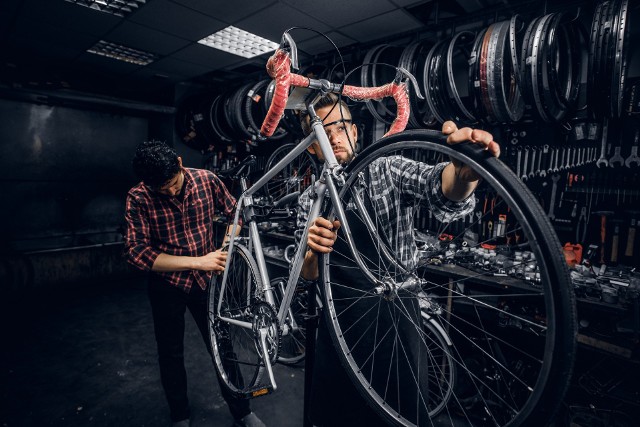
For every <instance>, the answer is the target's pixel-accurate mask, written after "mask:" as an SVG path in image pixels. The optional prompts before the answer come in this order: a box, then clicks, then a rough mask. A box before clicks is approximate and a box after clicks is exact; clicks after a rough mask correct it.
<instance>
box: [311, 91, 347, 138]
mask: <svg viewBox="0 0 640 427" xmlns="http://www.w3.org/2000/svg"><path fill="white" fill-rule="evenodd" d="M338 99H339V98H338V95H336V94H335V93H328V94H326V95H325V96H323V97H322V98H320V99H319V100H318V102H317V103H316V104H315V105H314V108H315V109H316V111H318V110H319V109H321V108H325V107H331V106H334V105H337V104H338ZM340 105H342V112H343V114H344V116H345V119H351V110H349V106H348V105H347V103H346V102H344V101H343V100H340ZM320 118H321V119H323V118H324V117H320ZM300 127H302V132H304V135H305V136H307V135H309V134H310V133H311V123H309V113H308V112H307V111H306V110H305V111H301V112H300Z"/></svg>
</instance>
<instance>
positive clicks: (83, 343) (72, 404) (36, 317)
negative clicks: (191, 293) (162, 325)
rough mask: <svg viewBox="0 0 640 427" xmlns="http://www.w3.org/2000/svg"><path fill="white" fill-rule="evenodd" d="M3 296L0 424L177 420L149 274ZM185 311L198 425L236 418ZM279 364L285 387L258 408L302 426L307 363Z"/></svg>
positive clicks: (282, 422)
mask: <svg viewBox="0 0 640 427" xmlns="http://www.w3.org/2000/svg"><path fill="white" fill-rule="evenodd" d="M1 298H2V300H3V302H2V307H0V308H1V309H2V315H1V317H0V319H1V320H2V329H1V330H2V336H3V339H2V342H3V344H2V345H1V347H2V348H1V349H0V354H1V362H2V371H1V372H0V383H1V385H0V405H1V406H0V407H1V411H0V425H1V426H3V427H5V426H6V427H12V426H96V427H99V426H154V427H155V426H165V425H167V426H168V425H170V420H169V411H168V408H167V404H166V401H165V398H164V394H163V391H162V387H161V384H160V378H159V369H158V365H157V359H156V346H155V339H154V337H153V320H152V318H151V308H150V305H149V302H148V299H147V294H146V286H145V282H144V279H131V280H125V281H122V282H121V283H117V284H114V283H109V284H99V285H98V284H91V283H87V284H84V285H83V286H81V287H80V288H74V289H72V290H69V289H67V290H64V291H59V292H57V293H53V292H43V291H39V292H35V291H34V294H33V295H30V296H28V297H27V296H25V295H21V296H20V297H17V296H9V297H7V296H4V297H1ZM27 310H29V311H27ZM187 318H188V320H187V326H186V332H185V348H187V349H189V350H190V351H189V353H187V354H186V355H185V363H186V368H187V376H188V380H189V398H190V402H191V410H192V426H195V427H204V426H215V427H217V426H221V427H226V426H230V425H231V424H232V417H231V415H230V414H229V412H228V410H227V406H226V404H225V402H224V400H223V399H222V397H221V395H220V391H219V387H218V383H217V381H216V379H215V376H214V375H215V373H214V368H213V365H212V363H211V359H210V357H209V354H208V353H207V351H206V348H205V346H204V344H203V342H202V339H201V337H200V335H199V333H198V330H197V328H196V325H195V323H194V322H193V319H191V316H190V315H187ZM275 374H276V381H277V383H278V386H279V388H278V390H277V391H276V392H275V393H274V394H271V395H269V396H264V397H260V398H258V399H254V400H252V408H253V410H254V412H255V413H256V414H258V415H259V416H260V418H262V420H263V421H264V422H265V423H266V424H267V425H268V426H279V427H289V426H291V427H293V426H296V427H299V426H301V425H302V401H303V387H304V385H303V383H304V370H303V366H300V367H293V368H291V367H287V366H283V365H278V366H276V371H275Z"/></svg>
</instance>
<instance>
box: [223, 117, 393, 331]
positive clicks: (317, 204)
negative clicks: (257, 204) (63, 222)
mask: <svg viewBox="0 0 640 427" xmlns="http://www.w3.org/2000/svg"><path fill="white" fill-rule="evenodd" d="M307 108H308V111H309V113H310V117H311V127H312V132H311V133H310V134H309V136H307V137H306V138H305V139H303V140H302V141H301V142H300V143H299V144H298V145H297V146H296V147H295V148H294V149H293V150H292V151H291V152H290V153H288V154H287V155H286V156H285V157H284V158H283V159H282V160H280V161H279V162H278V163H277V164H276V165H275V166H274V167H273V168H272V169H271V170H269V171H267V172H266V173H265V174H264V175H263V176H262V177H261V178H260V179H259V180H258V181H257V182H256V183H255V184H253V185H252V186H251V187H250V188H248V189H247V190H245V191H244V192H243V193H242V195H241V196H240V198H239V201H238V205H237V208H236V213H235V218H234V222H233V227H232V229H231V235H232V236H233V238H232V239H231V240H230V242H229V252H231V251H232V250H233V246H234V245H235V244H236V243H235V240H236V238H235V236H236V234H237V227H238V222H239V218H240V213H241V212H242V211H243V209H244V211H245V219H246V220H247V221H248V228H249V241H250V242H251V244H252V245H253V252H254V256H255V259H256V262H257V265H258V271H259V274H260V278H261V280H262V282H263V286H264V288H263V291H264V295H265V300H266V301H267V302H268V303H269V304H271V305H272V306H274V307H275V300H274V297H273V290H272V288H271V285H270V279H269V274H268V272H267V266H266V261H265V258H264V253H263V252H262V243H261V239H260V234H259V232H258V226H257V224H256V221H255V219H254V218H253V214H252V209H251V207H252V206H253V197H252V196H253V194H255V192H256V191H257V190H259V189H260V188H262V187H263V186H264V185H266V184H267V182H268V181H269V180H270V179H271V178H273V177H274V176H275V175H276V174H278V172H280V171H281V170H282V169H284V168H285V167H286V166H287V165H288V164H289V163H291V161H292V160H293V159H295V158H296V157H297V156H298V155H300V154H301V153H302V152H303V151H304V150H306V149H307V148H308V147H309V146H311V144H313V142H314V141H315V140H318V143H319V145H320V149H321V150H322V154H323V156H324V158H325V163H324V167H323V170H322V173H321V177H320V178H319V179H318V180H317V181H316V183H315V184H314V187H313V191H314V192H315V194H316V198H315V201H314V202H313V205H312V207H311V210H310V213H309V219H308V220H307V224H306V225H305V228H304V232H303V235H302V238H301V244H300V245H299V246H298V249H297V251H296V253H295V255H294V257H293V263H292V268H291V271H290V275H289V279H288V281H287V286H286V288H285V294H284V296H283V299H282V301H281V303H280V306H279V307H276V308H277V309H278V316H277V318H278V322H279V323H280V324H283V321H284V319H285V317H286V313H287V310H288V309H289V306H290V304H291V300H292V298H293V294H294V291H295V287H296V284H297V282H298V279H299V277H300V272H301V270H302V265H303V261H304V254H305V253H306V251H307V244H306V241H307V236H308V234H309V228H310V227H311V225H312V223H313V221H314V220H315V218H316V217H318V216H319V215H320V209H321V207H322V204H323V202H324V198H325V197H326V192H327V191H326V190H327V189H328V190H329V197H330V199H331V202H332V203H333V206H334V208H335V210H336V216H337V218H338V220H340V222H341V227H342V229H343V231H344V233H345V236H346V239H347V242H348V245H349V247H350V248H351V249H352V252H356V253H355V255H354V256H355V257H357V258H358V259H359V255H358V254H357V251H353V240H352V236H351V232H350V229H349V224H348V221H347V219H346V215H345V212H344V209H343V207H342V204H341V202H340V199H339V195H338V190H337V187H336V180H340V179H341V175H340V174H341V171H342V168H341V166H340V165H339V164H338V161H337V160H336V157H335V154H334V153H333V150H332V148H331V143H330V142H329V138H328V137H327V135H326V133H325V131H324V127H323V125H322V121H321V120H320V118H319V117H318V115H317V114H316V113H315V110H314V109H313V106H312V105H309V106H308V107H307ZM360 262H362V260H360ZM229 263H230V258H228V259H227V265H226V267H225V271H224V274H223V277H222V283H221V287H222V289H221V292H224V287H226V286H227V273H228V267H229ZM362 268H363V271H366V268H365V267H364V264H362ZM369 278H370V280H371V281H372V283H376V284H379V283H378V281H377V279H375V278H374V277H373V276H372V275H370V277H369ZM379 285H381V284H379ZM221 303H222V301H219V302H218V306H217V307H216V311H217V313H216V315H217V316H218V317H219V319H220V320H222V321H225V322H229V323H233V324H236V325H238V326H242V327H245V328H249V329H250V328H252V325H251V323H249V322H242V321H238V320H236V319H231V318H227V317H223V316H220V315H219V314H220V306H221ZM287 332H288V331H283V333H287Z"/></svg>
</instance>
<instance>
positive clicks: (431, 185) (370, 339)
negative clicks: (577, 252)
mask: <svg viewBox="0 0 640 427" xmlns="http://www.w3.org/2000/svg"><path fill="white" fill-rule="evenodd" d="M450 159H455V160H458V161H460V162H462V163H464V164H466V165H469V166H470V167H471V168H472V169H473V170H474V171H475V172H476V173H477V175H478V176H479V177H481V181H480V184H479V185H478V187H477V188H476V190H475V193H474V195H473V196H471V197H470V198H468V199H467V200H463V201H460V202H457V203H453V202H451V201H448V200H447V199H444V198H443V196H442V190H441V188H440V186H439V182H440V181H439V179H435V180H434V179H433V176H434V175H435V176H436V177H439V176H440V175H439V174H441V173H442V170H443V168H444V167H445V164H447V163H448V162H449V160H450ZM434 165H435V166H434ZM345 173H346V176H347V179H346V183H345V185H344V186H343V188H342V189H341V192H340V197H341V202H342V205H343V207H344V208H345V215H346V219H347V222H348V224H349V228H350V231H351V233H352V234H353V235H354V236H357V239H353V238H351V236H348V235H347V233H346V232H345V227H342V228H340V230H339V231H338V240H337V241H336V244H335V245H334V250H333V251H332V252H331V254H330V255H329V256H325V257H323V259H322V261H321V271H320V272H321V277H322V282H323V295H324V298H325V314H326V316H327V320H328V322H327V323H328V324H329V329H330V334H331V336H332V338H333V341H334V344H335V346H336V348H337V349H338V353H339V356H340V359H341V361H342V363H343V366H344V367H345V369H346V371H347V373H348V374H349V376H350V377H351V379H352V381H353V382H354V384H356V387H357V388H358V389H359V390H360V392H361V394H362V395H363V396H364V397H365V399H366V400H367V401H368V402H369V403H370V404H371V406H372V407H374V408H375V409H376V410H377V411H378V412H379V414H380V415H381V416H382V417H384V419H386V420H387V421H388V422H389V423H391V424H393V425H403V426H431V425H439V426H445V425H447V426H453V425H473V426H510V427H514V426H536V427H539V426H543V425H546V424H547V423H548V422H549V421H550V420H551V419H552V417H553V415H554V414H555V412H556V410H557V409H558V406H559V404H560V402H561V401H562V397H563V396H564V393H565V392H566V389H567V386H568V382H569V378H570V374H571V371H572V367H573V359H574V352H575V334H576V315H575V300H574V295H573V290H572V288H571V284H570V280H569V275H568V271H567V268H566V265H565V263H564V260H563V259H562V257H561V256H560V255H561V253H562V252H561V248H560V243H559V241H558V238H557V236H556V234H555V232H554V230H553V228H552V227H551V224H550V223H549V221H548V220H547V217H546V216H545V214H544V212H543V211H542V209H541V208H540V206H539V204H538V203H537V201H536V200H535V198H534V197H533V196H532V194H531V193H530V192H529V191H528V189H527V188H526V187H525V186H524V185H523V184H522V183H521V182H520V181H519V180H518V179H517V177H516V176H515V175H514V174H513V173H512V172H511V171H510V170H509V169H508V168H507V167H506V166H505V165H504V164H503V163H502V162H500V161H499V160H498V159H495V158H493V157H491V156H490V155H488V153H486V152H483V151H482V150H481V149H480V148H478V147H476V146H473V145H470V144H460V145H457V146H449V145H447V144H446V143H445V138H444V137H443V136H442V135H441V134H439V133H437V132H433V131H409V132H404V133H402V134H398V135H394V136H392V137H389V138H385V139H383V140H381V141H379V142H378V143H376V144H375V145H373V146H371V147H369V148H368V149H367V150H365V151H364V152H363V153H362V154H361V155H360V156H358V157H357V158H356V159H355V160H354V161H353V162H352V163H351V164H350V165H349V167H348V168H347V169H346V171H345ZM485 201H486V202H485ZM330 209H331V208H330ZM326 213H327V214H328V215H329V216H333V215H334V213H332V211H328V212H326ZM489 224H490V225H489ZM348 241H351V245H350V244H349V243H348ZM427 295H428V296H427ZM425 312H428V313H434V312H437V313H439V314H438V316H437V318H438V321H439V322H440V324H442V325H443V329H442V330H443V331H444V333H445V334H446V335H443V334H439V335H437V336H440V337H443V336H447V337H448V338H449V339H450V341H451V344H450V345H449V344H447V345H446V347H445V345H444V344H443V343H442V340H437V339H436V340H434V339H433V336H434V331H433V329H432V328H429V327H428V326H426V327H425V324H424V322H423V319H424V316H423V314H424V313H425ZM443 355H444V356H445V359H444V360H445V364H443V363H442V360H443ZM447 363H448V364H450V365H451V366H450V367H446V369H444V368H442V366H446V364H447ZM449 372H451V373H453V372H455V381H454V380H453V378H454V375H449Z"/></svg>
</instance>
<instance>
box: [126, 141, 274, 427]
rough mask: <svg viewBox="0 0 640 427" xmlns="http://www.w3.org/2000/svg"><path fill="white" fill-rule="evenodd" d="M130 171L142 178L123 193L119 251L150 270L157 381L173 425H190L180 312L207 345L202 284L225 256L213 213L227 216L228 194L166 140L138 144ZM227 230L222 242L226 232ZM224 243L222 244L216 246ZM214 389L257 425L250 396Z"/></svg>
mask: <svg viewBox="0 0 640 427" xmlns="http://www.w3.org/2000/svg"><path fill="white" fill-rule="evenodd" d="M133 169H134V171H135V173H136V175H137V176H138V178H139V179H140V180H141V182H140V183H138V184H137V185H136V186H134V187H133V188H132V189H131V190H129V193H128V195H127V206H126V214H125V218H126V220H127V234H126V242H125V243H126V244H125V249H126V254H127V260H128V262H129V263H130V264H132V265H133V266H134V267H136V268H138V269H140V270H143V271H147V272H149V300H150V302H151V310H152V313H153V321H154V329H155V336H156V342H157V345H158V361H159V364H160V378H161V380H162V386H163V388H164V391H165V395H166V397H167V400H168V402H169V408H170V411H171V420H172V422H173V424H174V426H185V427H186V426H188V425H189V416H190V411H189V401H188V398H187V376H186V371H185V367H184V325H185V320H184V313H185V311H186V308H188V309H189V311H190V312H191V315H192V316H193V318H194V320H195V322H196V324H197V325H198V329H200V333H201V334H202V337H203V338H204V340H205V343H206V345H207V350H208V351H209V353H211V348H210V345H209V332H208V327H207V292H206V290H207V286H208V283H209V280H210V278H211V274H214V273H215V274H220V272H222V271H223V270H224V266H225V262H226V258H227V254H226V252H223V251H222V250H221V249H217V250H216V248H215V247H214V241H213V240H214V239H213V237H214V225H213V223H212V218H213V217H214V212H216V211H221V212H222V213H223V214H224V215H226V216H227V217H228V218H231V217H232V215H233V211H234V208H235V199H234V198H233V196H231V194H229V192H228V191H227V188H226V187H225V185H224V184H223V183H222V181H221V180H220V179H219V178H218V177H217V176H216V175H214V174H213V173H212V172H210V171H207V170H203V169H191V168H185V167H183V166H182V159H181V158H180V157H178V156H177V154H176V152H175V151H174V150H173V149H172V148H170V147H169V146H168V145H167V144H165V143H164V142H160V141H149V142H143V143H142V144H140V145H139V146H138V148H137V150H136V154H135V156H134V158H133ZM230 231H231V227H228V229H227V233H226V235H225V239H224V240H225V241H226V240H227V239H228V237H229V236H230V234H229V233H230ZM223 246H224V244H223ZM218 382H219V384H220V389H221V392H222V395H223V397H224V399H225V400H226V402H227V404H228V405H229V409H230V411H231V414H232V415H233V417H234V419H235V423H234V426H237V427H245V426H248V427H260V426H264V423H262V421H260V419H259V418H258V417H256V415H255V414H253V413H252V412H251V409H250V407H249V401H247V400H244V399H238V398H235V397H233V396H232V395H231V394H230V393H229V391H228V390H227V389H226V387H225V386H224V385H223V384H222V382H221V381H220V378H219V377H218Z"/></svg>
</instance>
